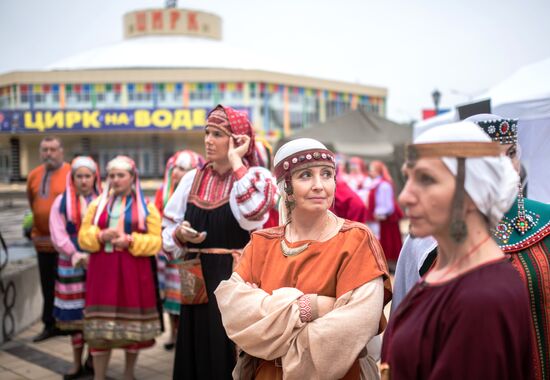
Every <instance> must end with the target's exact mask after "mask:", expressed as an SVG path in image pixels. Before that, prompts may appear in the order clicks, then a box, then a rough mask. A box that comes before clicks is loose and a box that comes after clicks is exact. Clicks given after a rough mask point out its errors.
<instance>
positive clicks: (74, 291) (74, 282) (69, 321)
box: [53, 253, 86, 331]
mask: <svg viewBox="0 0 550 380" xmlns="http://www.w3.org/2000/svg"><path fill="white" fill-rule="evenodd" d="M85 297H86V272H85V271H84V269H82V268H74V267H73V266H72V264H71V257H70V256H67V255H65V254H63V253H59V258H58V261H57V280H56V282H55V298H54V309H53V315H54V318H55V319H56V324H57V327H58V328H60V329H61V330H65V331H80V330H82V326H83V324H82V323H83V319H84V315H83V310H84V302H85Z"/></svg>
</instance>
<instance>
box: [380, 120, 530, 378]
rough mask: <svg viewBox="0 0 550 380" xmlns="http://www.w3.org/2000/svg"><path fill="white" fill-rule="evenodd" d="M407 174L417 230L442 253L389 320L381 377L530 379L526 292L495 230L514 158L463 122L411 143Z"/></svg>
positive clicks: (513, 182)
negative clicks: (493, 236)
mask: <svg viewBox="0 0 550 380" xmlns="http://www.w3.org/2000/svg"><path fill="white" fill-rule="evenodd" d="M404 174H405V175H406V176H407V177H408V179H407V182H406V184H405V188H404V189H403V191H402V192H401V194H400V196H399V201H400V203H401V204H402V205H403V206H404V207H405V209H406V213H407V216H408V217H409V218H410V220H411V225H410V232H411V235H413V236H417V237H424V236H428V235H433V236H434V237H435V238H436V240H437V242H438V245H439V256H438V259H437V260H438V261H437V262H436V263H435V265H434V266H433V268H432V270H430V272H428V273H427V274H426V275H425V276H424V278H422V279H421V280H420V281H419V283H417V284H416V285H415V287H414V288H413V289H411V291H410V292H409V294H408V295H407V297H406V298H405V299H404V300H403V302H402V303H401V304H400V305H399V307H398V309H397V310H396V312H394V313H393V315H392V318H391V319H390V323H389V325H388V328H387V330H386V333H385V335H384V343H383V347H382V365H381V369H382V378H383V379H389V378H391V379H393V380H395V379H407V380H409V379H419V380H420V379H422V380H424V379H445V380H451V379H480V380H481V379H510V380H512V379H530V378H532V362H531V361H532V358H531V334H530V313H529V304H528V296H527V293H526V291H525V287H524V286H523V284H522V282H521V279H520V278H519V275H518V273H517V271H515V269H514V268H513V267H512V265H511V264H510V263H509V261H508V260H507V259H506V257H505V256H504V254H503V253H502V251H501V250H500V248H499V246H498V245H497V244H496V243H495V242H494V241H493V240H492V239H491V233H490V228H492V227H494V226H495V225H496V223H497V222H498V221H499V220H500V218H501V217H502V215H503V214H504V212H506V211H507V210H508V208H509V207H510V206H511V205H512V203H513V202H514V200H515V196H516V193H517V181H518V177H517V174H516V172H515V171H514V168H513V166H512V163H511V161H510V159H509V158H508V157H505V156H504V155H502V154H501V151H500V148H499V145H498V144H497V143H493V142H491V139H490V138H489V137H488V136H487V135H486V134H485V133H484V132H483V131H482V130H481V129H480V128H479V127H478V126H476V125H475V124H473V123H469V122H461V123H456V124H450V125H445V126H440V127H437V128H434V129H432V130H430V131H428V132H426V133H424V134H422V135H421V136H419V137H418V139H417V140H416V141H415V144H412V145H410V146H408V149H407V162H406V167H405V168H404Z"/></svg>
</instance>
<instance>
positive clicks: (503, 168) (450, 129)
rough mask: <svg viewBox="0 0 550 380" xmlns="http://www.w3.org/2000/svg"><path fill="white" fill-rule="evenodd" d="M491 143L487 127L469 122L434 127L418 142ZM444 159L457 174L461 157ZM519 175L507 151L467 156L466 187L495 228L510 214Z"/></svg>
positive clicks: (453, 172) (417, 139) (419, 137)
mask: <svg viewBox="0 0 550 380" xmlns="http://www.w3.org/2000/svg"><path fill="white" fill-rule="evenodd" d="M459 141H465V142H466V141H468V142H491V138H490V137H489V136H487V134H486V133H485V132H483V130H482V129H481V128H480V127H478V126H477V125H476V124H474V123H472V122H468V121H462V122H459V123H452V124H447V125H442V126H438V127H435V128H432V129H430V130H428V131H426V132H424V133H422V134H421V135H420V136H418V137H417V138H416V140H415V141H414V143H415V144H425V143H436V142H438V143H439V142H459ZM442 161H443V163H444V164H445V166H447V168H448V169H449V170H450V171H451V173H452V174H453V175H454V176H456V172H457V160H456V158H454V157H442ZM518 182H519V177H518V174H517V172H516V171H515V170H514V167H513V165H512V161H511V160H510V158H508V157H506V156H505V155H504V154H503V155H501V156H500V157H481V158H467V159H466V179H465V183H464V189H465V190H466V192H467V193H468V195H469V196H470V198H472V200H473V201H474V203H475V205H476V206H477V208H478V209H479V211H480V212H481V213H483V214H484V215H485V216H486V217H487V218H488V219H489V223H490V226H491V227H494V226H495V225H496V224H497V223H498V222H499V221H500V219H502V216H503V215H504V213H506V212H507V211H508V210H509V209H510V207H511V206H512V204H513V203H514V200H515V199H516V196H517V192H518Z"/></svg>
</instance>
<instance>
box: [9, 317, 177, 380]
mask: <svg viewBox="0 0 550 380" xmlns="http://www.w3.org/2000/svg"><path fill="white" fill-rule="evenodd" d="M166 322H168V321H166ZM41 328H42V324H41V323H35V324H34V325H33V326H32V327H30V328H28V329H27V330H25V331H24V332H23V333H21V334H19V335H18V336H16V337H15V338H14V339H13V340H12V341H11V342H7V343H5V344H4V345H2V346H0V379H2V380H24V379H41V380H53V379H61V378H62V374H63V373H65V372H67V371H69V370H70V368H71V364H72V348H71V343H70V337H68V336H60V337H55V338H52V339H48V340H46V341H43V342H40V343H32V340H31V339H32V337H33V336H35V335H36V334H38V333H39V332H40V331H41ZM167 338H168V333H167V332H165V333H164V334H163V335H162V336H160V337H158V338H157V344H156V345H155V346H154V347H152V348H149V349H146V350H143V351H142V352H140V354H139V358H138V362H137V366H136V372H135V375H136V379H137V380H161V379H170V378H171V377H172V366H173V363H174V351H166V350H164V347H163V344H164V342H166V340H167ZM123 371H124V352H123V351H122V350H113V354H112V355H111V361H110V363H109V371H108V372H107V375H108V377H109V378H110V379H122V373H123ZM91 378H92V377H91V376H90V377H88V378H87V379H91ZM83 379H86V378H83Z"/></svg>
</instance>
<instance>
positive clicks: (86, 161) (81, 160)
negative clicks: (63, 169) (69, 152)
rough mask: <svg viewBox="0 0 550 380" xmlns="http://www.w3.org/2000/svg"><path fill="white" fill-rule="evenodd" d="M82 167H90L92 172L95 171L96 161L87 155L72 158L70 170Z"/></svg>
mask: <svg viewBox="0 0 550 380" xmlns="http://www.w3.org/2000/svg"><path fill="white" fill-rule="evenodd" d="M82 167H84V168H88V169H90V171H91V172H92V173H95V172H96V171H97V165H96V163H95V162H94V160H93V159H92V158H91V157H88V156H78V157H76V158H75V159H74V160H73V162H71V170H72V171H73V172H75V171H77V170H78V169H79V168H82Z"/></svg>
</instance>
